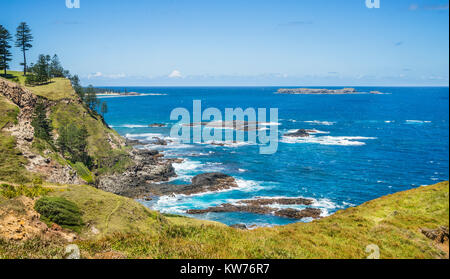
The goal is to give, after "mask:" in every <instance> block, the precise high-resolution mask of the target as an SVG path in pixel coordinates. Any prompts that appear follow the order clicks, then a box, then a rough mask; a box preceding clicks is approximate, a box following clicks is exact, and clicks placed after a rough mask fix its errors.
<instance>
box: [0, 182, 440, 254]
mask: <svg viewBox="0 0 450 279" xmlns="http://www.w3.org/2000/svg"><path fill="white" fill-rule="evenodd" d="M448 194H449V185H448V182H443V183H439V184H436V185H433V186H426V187H420V188H417V189H413V190H409V191H406V192H401V193H397V194H393V195H390V196H386V197H382V198H379V199H376V200H373V201H370V202H368V203H365V204H363V205H361V206H358V207H355V208H349V209H346V210H341V211H339V212H337V213H336V214H334V215H332V216H329V217H326V218H323V219H320V220H317V221H313V222H311V223H297V224H291V225H287V226H280V227H274V228H258V229H255V230H250V231H246V230H239V229H234V228H231V227H227V226H225V225H222V224H219V223H214V222H207V221H199V220H195V219H190V218H185V217H181V216H174V215H164V214H159V213H157V212H154V211H151V210H148V209H147V208H145V207H143V206H142V205H140V204H139V203H137V202H136V201H134V200H132V199H128V198H124V197H120V196H116V195H114V194H111V193H106V192H103V191H100V190H97V189H94V188H92V187H90V186H75V185H70V186H58V187H53V191H52V192H51V193H49V195H50V196H58V197H65V198H66V199H68V200H70V201H72V202H74V203H75V204H77V205H78V206H79V208H80V209H81V211H82V212H83V215H82V216H83V220H84V224H85V225H84V226H83V229H82V230H81V232H80V234H79V235H78V239H77V240H75V241H74V243H76V244H77V245H78V246H79V247H80V249H81V255H82V257H84V258H366V257H367V256H368V255H369V253H368V252H366V247H367V246H368V245H371V244H375V245H377V246H378V247H379V249H380V257H381V258H431V259H433V258H448V222H449V214H448V212H449V196H448ZM21 199H23V197H22V198H13V199H5V198H3V199H1V198H0V216H1V218H0V220H2V219H3V218H5V216H7V215H5V212H8V211H9V215H11V214H16V215H15V216H22V217H16V218H22V219H23V220H25V221H23V220H22V222H23V223H25V226H26V224H27V221H26V220H27V219H26V216H24V213H20V212H27V210H24V209H23V208H26V205H25V204H26V202H24V201H23V200H21ZM28 207H30V206H28ZM12 212H15V213H12ZM20 214H22V215H20ZM441 226H445V227H447V232H446V238H445V237H444V238H443V239H445V241H444V242H443V243H441V242H440V241H439V240H437V239H435V240H433V239H430V238H428V237H430V236H432V235H433V233H434V231H433V230H436V234H439V233H441V232H440V231H439V228H440V227H441ZM28 232H30V230H28ZM430 232H431V233H430ZM443 233H444V235H445V232H443ZM46 234H50V232H46ZM425 234H427V235H428V237H427V236H426V235H425ZM7 236H8V234H6V233H5V232H4V231H2V230H0V239H1V240H0V258H29V257H32V258H61V257H63V256H64V247H65V245H67V240H65V238H63V237H46V236H45V233H41V234H35V235H32V234H31V233H30V235H29V237H28V238H25V239H23V240H22V241H17V240H15V241H14V240H8V239H7V238H5V237H7Z"/></svg>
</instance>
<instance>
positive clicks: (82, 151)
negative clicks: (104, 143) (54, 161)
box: [57, 123, 92, 168]
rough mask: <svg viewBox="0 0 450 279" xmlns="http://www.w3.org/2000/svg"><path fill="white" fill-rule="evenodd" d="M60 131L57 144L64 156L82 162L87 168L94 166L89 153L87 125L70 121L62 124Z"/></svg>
mask: <svg viewBox="0 0 450 279" xmlns="http://www.w3.org/2000/svg"><path fill="white" fill-rule="evenodd" d="M58 132H59V138H58V141H57V144H58V147H59V149H60V151H61V153H62V154H63V156H64V157H65V158H66V159H68V160H70V161H71V162H75V163H76V162H81V163H83V164H84V165H85V166H86V167H87V168H90V167H92V158H91V157H90V156H89V155H88V153H87V146H88V143H87V138H88V136H89V134H88V131H87V129H86V127H85V126H81V127H78V126H77V125H76V124H74V123H70V124H68V125H64V126H61V127H60V128H59V129H58Z"/></svg>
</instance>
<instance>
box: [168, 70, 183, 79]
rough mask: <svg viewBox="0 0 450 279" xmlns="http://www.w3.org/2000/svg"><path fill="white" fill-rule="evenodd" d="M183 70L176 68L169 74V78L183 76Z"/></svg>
mask: <svg viewBox="0 0 450 279" xmlns="http://www.w3.org/2000/svg"><path fill="white" fill-rule="evenodd" d="M181 77H182V75H181V72H180V71H178V70H174V71H172V72H171V73H170V74H169V78H181Z"/></svg>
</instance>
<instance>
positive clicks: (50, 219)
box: [34, 197, 83, 232]
mask: <svg viewBox="0 0 450 279" xmlns="http://www.w3.org/2000/svg"><path fill="white" fill-rule="evenodd" d="M34 209H35V210H36V211H37V212H39V214H41V219H42V221H44V222H45V223H47V224H50V223H55V224H58V225H60V226H61V227H63V228H67V229H71V230H74V231H76V232H80V230H81V227H82V226H83V220H82V219H81V215H82V214H81V211H80V209H79V208H78V206H77V205H76V204H75V203H73V202H71V201H69V200H67V199H65V198H61V197H42V198H40V199H39V200H38V201H37V202H36V204H35V205H34Z"/></svg>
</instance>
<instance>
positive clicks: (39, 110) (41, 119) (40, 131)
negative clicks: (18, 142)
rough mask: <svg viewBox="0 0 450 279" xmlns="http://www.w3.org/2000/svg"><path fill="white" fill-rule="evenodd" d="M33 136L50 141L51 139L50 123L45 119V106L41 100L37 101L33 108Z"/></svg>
mask: <svg viewBox="0 0 450 279" xmlns="http://www.w3.org/2000/svg"><path fill="white" fill-rule="evenodd" d="M31 125H33V128H34V136H35V137H37V138H40V139H43V140H46V141H48V142H50V141H51V140H52V136H51V133H52V130H53V128H52V124H51V123H50V121H49V120H48V119H47V115H46V111H45V106H44V104H43V103H42V102H38V103H37V104H36V107H35V109H34V115H33V121H32V122H31Z"/></svg>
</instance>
